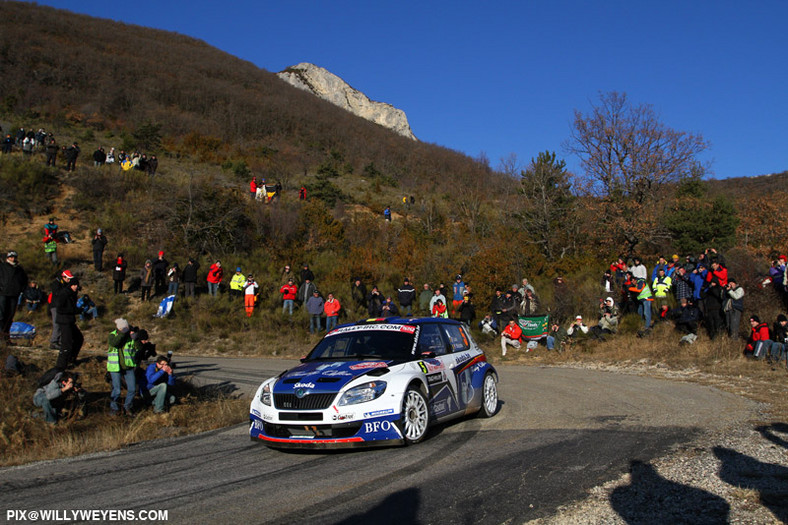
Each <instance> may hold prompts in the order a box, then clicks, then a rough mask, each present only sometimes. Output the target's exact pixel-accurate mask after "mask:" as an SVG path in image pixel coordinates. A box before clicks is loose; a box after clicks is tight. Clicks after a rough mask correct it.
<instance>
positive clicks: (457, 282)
mask: <svg viewBox="0 0 788 525" xmlns="http://www.w3.org/2000/svg"><path fill="white" fill-rule="evenodd" d="M451 291H452V297H451V315H452V316H456V315H457V308H459V306H460V305H461V304H462V298H463V296H464V295H465V283H464V282H463V280H462V275H459V274H458V275H457V277H455V278H454V284H453V285H452V287H451Z"/></svg>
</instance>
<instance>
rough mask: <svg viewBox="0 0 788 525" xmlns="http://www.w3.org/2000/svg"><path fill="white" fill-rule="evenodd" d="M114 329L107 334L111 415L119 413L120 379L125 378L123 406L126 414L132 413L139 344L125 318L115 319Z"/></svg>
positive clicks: (135, 389)
mask: <svg viewBox="0 0 788 525" xmlns="http://www.w3.org/2000/svg"><path fill="white" fill-rule="evenodd" d="M115 326H116V329H115V330H113V331H112V332H110V334H109V340H108V343H109V350H108V352H107V371H108V372H109V374H110V377H111V378H112V392H111V393H110V410H111V411H112V415H118V414H119V413H120V406H119V405H118V400H119V399H120V391H121V385H122V384H121V379H122V378H125V379H126V390H127V391H126V400H125V402H124V404H123V408H124V410H125V411H126V415H128V416H131V415H134V395H135V394H136V393H137V377H136V370H137V361H136V357H137V352H139V350H140V348H141V346H140V344H139V343H138V342H137V337H136V336H137V333H136V330H135V329H134V328H132V327H130V326H129V322H128V321H126V320H125V319H122V318H121V319H115Z"/></svg>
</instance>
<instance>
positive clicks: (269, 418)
mask: <svg viewBox="0 0 788 525" xmlns="http://www.w3.org/2000/svg"><path fill="white" fill-rule="evenodd" d="M261 417H262V418H263V420H264V421H273V419H274V416H273V415H272V414H265V413H264V414H263V415H262V416H261Z"/></svg>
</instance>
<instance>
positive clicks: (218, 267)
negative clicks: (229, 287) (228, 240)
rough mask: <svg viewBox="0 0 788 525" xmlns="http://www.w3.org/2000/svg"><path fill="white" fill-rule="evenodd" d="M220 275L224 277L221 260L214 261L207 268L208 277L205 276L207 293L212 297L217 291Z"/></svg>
mask: <svg viewBox="0 0 788 525" xmlns="http://www.w3.org/2000/svg"><path fill="white" fill-rule="evenodd" d="M222 277H224V268H222V262H221V261H216V262H215V263H213V264H212V265H211V267H210V268H209V269H208V277H207V278H206V281H208V293H209V294H211V295H212V296H214V297H216V294H217V293H218V292H219V283H221V282H222Z"/></svg>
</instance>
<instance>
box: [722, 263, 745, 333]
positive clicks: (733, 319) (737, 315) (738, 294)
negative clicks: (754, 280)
mask: <svg viewBox="0 0 788 525" xmlns="http://www.w3.org/2000/svg"><path fill="white" fill-rule="evenodd" d="M725 295H726V297H725V302H724V303H723V307H722V310H723V311H724V312H725V322H726V324H727V326H728V337H731V338H738V337H739V324H740V323H741V313H742V311H744V299H743V298H744V288H742V287H741V286H739V285H738V283H737V282H736V279H735V278H734V277H728V284H727V285H726V286H725Z"/></svg>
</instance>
